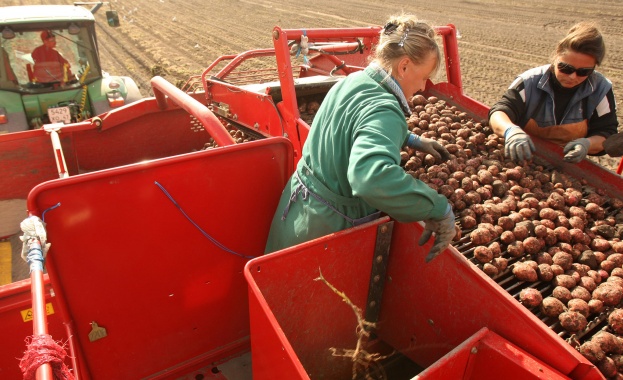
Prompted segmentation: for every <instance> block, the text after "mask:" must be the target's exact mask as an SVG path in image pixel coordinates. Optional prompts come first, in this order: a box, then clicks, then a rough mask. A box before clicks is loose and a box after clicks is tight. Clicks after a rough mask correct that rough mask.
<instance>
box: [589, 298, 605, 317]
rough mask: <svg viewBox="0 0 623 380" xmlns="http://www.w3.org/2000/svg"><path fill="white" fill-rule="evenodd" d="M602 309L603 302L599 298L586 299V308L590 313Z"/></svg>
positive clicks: (595, 312)
mask: <svg viewBox="0 0 623 380" xmlns="http://www.w3.org/2000/svg"><path fill="white" fill-rule="evenodd" d="M603 309H604V303H603V302H601V301H600V300H596V299H594V298H593V299H591V300H590V301H588V310H589V313H590V314H599V313H601V312H602V311H603Z"/></svg>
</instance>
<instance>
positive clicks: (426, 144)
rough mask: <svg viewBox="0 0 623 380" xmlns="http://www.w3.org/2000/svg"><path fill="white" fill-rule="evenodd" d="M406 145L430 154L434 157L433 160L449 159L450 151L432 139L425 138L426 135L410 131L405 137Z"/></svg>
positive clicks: (442, 160)
mask: <svg viewBox="0 0 623 380" xmlns="http://www.w3.org/2000/svg"><path fill="white" fill-rule="evenodd" d="M407 146H408V147H409V148H413V149H415V150H419V151H420V152H424V153H428V154H430V155H432V156H433V157H435V161H438V162H444V161H448V160H449V159H450V152H448V150H447V149H446V148H445V147H444V146H443V145H441V144H440V143H438V142H437V141H435V140H433V139H427V138H426V137H420V136H418V135H415V134H413V133H411V134H409V138H408V139H407Z"/></svg>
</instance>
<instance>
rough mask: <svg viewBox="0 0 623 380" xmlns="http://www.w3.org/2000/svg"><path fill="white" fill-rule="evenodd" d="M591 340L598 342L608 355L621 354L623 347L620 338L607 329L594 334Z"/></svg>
mask: <svg viewBox="0 0 623 380" xmlns="http://www.w3.org/2000/svg"><path fill="white" fill-rule="evenodd" d="M591 341H593V342H596V343H598V344H599V346H600V347H601V350H602V351H603V352H604V353H605V354H606V355H607V354H610V353H614V354H620V353H621V350H622V349H623V346H622V345H621V342H620V341H619V339H618V338H617V337H616V336H615V335H614V334H611V333H609V332H607V331H603V330H602V331H599V332H597V334H595V335H593V337H592V338H591Z"/></svg>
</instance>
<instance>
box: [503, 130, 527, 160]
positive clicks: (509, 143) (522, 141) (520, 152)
mask: <svg viewBox="0 0 623 380" xmlns="http://www.w3.org/2000/svg"><path fill="white" fill-rule="evenodd" d="M504 140H506V141H505V143H504V156H506V157H507V158H510V159H511V160H513V161H514V162H515V163H519V162H521V161H523V160H529V159H531V158H532V152H534V143H533V142H532V139H531V138H530V136H528V134H527V133H526V132H524V130H523V129H521V128H520V127H518V126H516V125H515V126H512V127H510V128H507V129H506V131H504Z"/></svg>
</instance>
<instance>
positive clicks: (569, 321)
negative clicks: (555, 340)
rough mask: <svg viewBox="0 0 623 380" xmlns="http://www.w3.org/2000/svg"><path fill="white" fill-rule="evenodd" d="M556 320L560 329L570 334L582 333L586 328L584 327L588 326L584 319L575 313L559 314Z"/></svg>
mask: <svg viewBox="0 0 623 380" xmlns="http://www.w3.org/2000/svg"><path fill="white" fill-rule="evenodd" d="M558 320H559V321H560V325H561V326H562V328H564V329H565V330H567V331H569V332H572V333H575V332H578V331H582V330H584V329H585V328H586V325H588V321H587V320H586V318H585V317H584V316H583V315H582V314H580V313H578V312H576V311H565V312H563V313H560V315H559V316H558Z"/></svg>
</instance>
